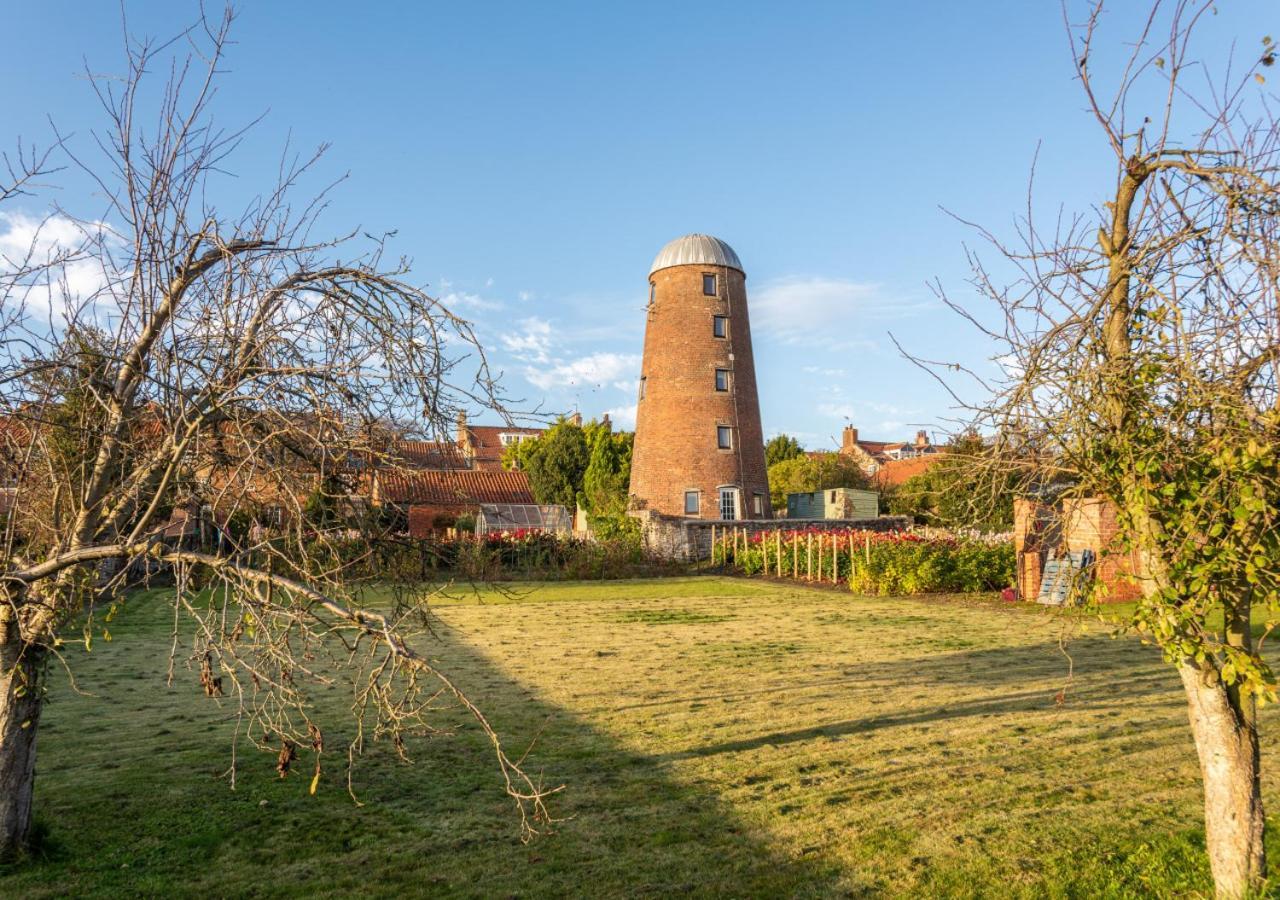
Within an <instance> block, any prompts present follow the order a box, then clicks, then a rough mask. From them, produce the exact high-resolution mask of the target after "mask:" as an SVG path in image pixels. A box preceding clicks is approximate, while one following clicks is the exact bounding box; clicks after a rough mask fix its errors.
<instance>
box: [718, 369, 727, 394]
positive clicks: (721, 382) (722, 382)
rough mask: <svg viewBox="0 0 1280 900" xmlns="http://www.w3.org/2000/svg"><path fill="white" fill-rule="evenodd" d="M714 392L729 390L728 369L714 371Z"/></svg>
mask: <svg viewBox="0 0 1280 900" xmlns="http://www.w3.org/2000/svg"><path fill="white" fill-rule="evenodd" d="M716 390H717V391H727V390H729V370H728V369H716Z"/></svg>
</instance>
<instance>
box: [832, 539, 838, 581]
mask: <svg viewBox="0 0 1280 900" xmlns="http://www.w3.org/2000/svg"><path fill="white" fill-rule="evenodd" d="M831 583H832V584H839V583H840V536H839V535H838V534H833V535H831Z"/></svg>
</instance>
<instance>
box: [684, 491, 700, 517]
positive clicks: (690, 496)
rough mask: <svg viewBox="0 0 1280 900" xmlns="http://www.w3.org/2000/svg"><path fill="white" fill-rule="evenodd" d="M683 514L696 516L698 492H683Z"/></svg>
mask: <svg viewBox="0 0 1280 900" xmlns="http://www.w3.org/2000/svg"><path fill="white" fill-rule="evenodd" d="M684 514H685V515H686V516H696V515H697V514H698V492H697V491H685V492H684Z"/></svg>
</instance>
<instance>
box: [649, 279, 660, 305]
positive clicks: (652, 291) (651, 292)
mask: <svg viewBox="0 0 1280 900" xmlns="http://www.w3.org/2000/svg"><path fill="white" fill-rule="evenodd" d="M657 292H658V288H657V285H655V284H654V283H653V282H652V281H650V282H649V305H650V306H652V305H653V296H654V294H656V293H657Z"/></svg>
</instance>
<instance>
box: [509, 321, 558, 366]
mask: <svg viewBox="0 0 1280 900" xmlns="http://www.w3.org/2000/svg"><path fill="white" fill-rule="evenodd" d="M519 325H520V329H519V330H518V331H509V332H506V333H505V334H500V335H498V340H499V342H500V343H501V344H502V348H503V349H504V350H506V351H507V352H508V353H510V354H512V355H513V356H515V358H516V359H518V360H520V361H521V362H529V363H538V364H545V363H548V362H550V361H551V347H552V343H553V339H552V332H551V323H550V322H548V321H547V320H546V319H540V318H538V317H537V316H530V317H529V318H527V319H521V320H520V322H519Z"/></svg>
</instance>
